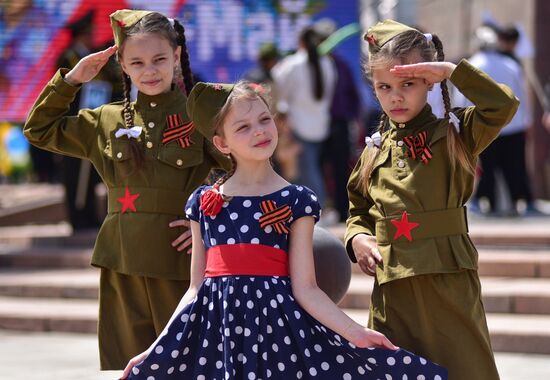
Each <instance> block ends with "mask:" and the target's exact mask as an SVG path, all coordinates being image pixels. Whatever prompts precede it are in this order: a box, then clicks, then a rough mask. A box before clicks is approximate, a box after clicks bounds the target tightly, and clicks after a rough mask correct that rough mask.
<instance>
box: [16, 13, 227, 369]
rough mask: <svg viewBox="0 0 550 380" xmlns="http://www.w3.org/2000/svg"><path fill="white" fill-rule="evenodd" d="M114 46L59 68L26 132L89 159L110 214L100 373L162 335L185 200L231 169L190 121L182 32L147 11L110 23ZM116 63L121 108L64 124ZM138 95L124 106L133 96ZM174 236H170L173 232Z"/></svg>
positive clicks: (181, 272)
mask: <svg viewBox="0 0 550 380" xmlns="http://www.w3.org/2000/svg"><path fill="white" fill-rule="evenodd" d="M111 25H112V27H113V32H114V37H115V43H116V46H113V47H110V48H108V49H106V50H104V51H101V52H99V53H96V54H91V55H89V56H87V57H85V58H83V59H82V60H81V61H80V62H79V63H78V64H77V65H76V66H75V67H74V68H73V69H72V70H70V71H69V70H67V69H60V70H59V71H58V72H57V73H56V74H55V75H54V77H53V78H52V79H51V80H50V82H49V83H48V84H47V85H46V87H45V88H44V90H43V91H42V93H41V94H40V96H39V97H38V99H37V101H36V103H35V105H34V106H33V109H32V110H31V112H30V115H29V117H28V119H27V122H26V124H25V127H24V132H25V135H26V136H27V138H28V139H29V141H30V142H31V143H32V144H34V145H36V146H38V147H41V148H43V149H46V150H49V151H52V152H57V153H61V154H64V155H68V156H72V157H78V158H85V159H88V160H90V161H91V162H92V163H93V165H94V166H95V168H96V169H97V171H98V173H99V174H100V176H101V177H102V179H103V181H104V183H105V185H106V186H107V188H108V214H107V216H106V218H105V220H104V222H103V225H102V227H101V229H100V231H99V235H98V237H97V241H96V244H95V248H94V253H93V257H92V265H94V266H97V267H99V268H101V277H100V289H99V303H100V306H99V327H98V335H99V346H100V361H101V369H103V370H120V369H123V368H124V366H125V365H126V363H127V362H128V360H129V359H130V358H132V357H133V356H135V355H136V354H137V353H140V352H142V351H143V350H145V349H146V348H147V347H148V346H149V345H150V343H151V341H153V340H154V339H155V337H156V336H157V335H158V333H160V331H162V329H163V328H164V325H165V324H166V322H167V321H168V320H169V318H170V315H171V314H172V311H173V310H174V308H175V307H176V306H177V304H178V302H179V300H180V299H181V297H182V295H183V294H184V293H185V292H186V290H187V288H188V286H189V268H190V256H189V255H187V254H186V253H185V252H184V251H186V250H187V248H189V245H190V244H191V240H190V236H191V235H190V231H189V229H188V227H189V224H188V222H187V221H185V220H184V207H185V203H186V201H187V198H188V197H189V195H190V194H191V192H192V191H193V189H195V188H196V187H197V186H199V185H200V184H201V183H202V182H203V181H204V179H205V177H206V176H207V175H208V173H209V172H210V169H211V168H213V167H219V166H220V165H224V164H225V163H229V162H228V161H227V162H226V160H225V159H224V158H223V156H221V155H220V154H219V153H216V151H215V150H214V148H213V146H212V145H211V142H209V141H207V140H206V139H205V138H204V137H203V136H202V135H201V134H200V133H198V131H196V129H195V128H194V126H193V124H192V123H191V122H190V119H189V117H188V116H187V112H186V109H185V102H186V94H185V93H184V92H182V91H181V90H180V89H179V88H178V86H175V85H174V81H175V80H178V78H177V77H175V75H174V72H175V71H179V70H175V69H176V68H177V67H178V66H180V68H181V71H182V73H183V81H184V85H185V90H186V91H187V92H189V91H190V90H191V87H192V85H193V83H192V79H191V78H192V76H191V70H190V65H189V57H188V54H187V48H186V43H185V35H184V29H183V26H182V25H181V24H179V23H178V22H177V20H169V19H167V18H166V17H165V16H163V15H161V14H159V13H156V12H148V11H130V10H120V11H117V12H115V13H113V14H112V15H111ZM113 54H117V57H118V60H119V62H120V64H121V66H122V70H123V72H124V75H123V77H124V78H123V82H124V86H125V100H124V102H119V103H112V104H107V105H104V106H101V107H99V108H97V109H93V110H92V109H84V110H81V111H80V112H79V113H78V115H76V116H64V115H65V113H66V112H67V110H68V109H69V105H70V104H71V102H72V100H73V99H74V97H75V95H76V93H77V92H78V90H79V88H80V86H81V84H82V83H85V82H87V81H89V80H91V79H92V78H93V77H95V75H96V74H97V73H98V72H99V70H100V69H101V68H102V67H103V66H104V65H105V64H106V63H107V61H108V59H109V57H111V56H112V55H113ZM132 84H133V85H134V86H135V87H136V88H137V90H138V95H137V100H136V101H135V102H131V101H130V88H131V85H132ZM170 227H171V228H170Z"/></svg>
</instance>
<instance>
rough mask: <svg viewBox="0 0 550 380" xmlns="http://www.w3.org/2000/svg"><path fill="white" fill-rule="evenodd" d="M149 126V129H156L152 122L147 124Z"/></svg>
mask: <svg viewBox="0 0 550 380" xmlns="http://www.w3.org/2000/svg"><path fill="white" fill-rule="evenodd" d="M147 126H148V127H149V128H154V127H155V123H153V122H152V121H150V122H149V124H147Z"/></svg>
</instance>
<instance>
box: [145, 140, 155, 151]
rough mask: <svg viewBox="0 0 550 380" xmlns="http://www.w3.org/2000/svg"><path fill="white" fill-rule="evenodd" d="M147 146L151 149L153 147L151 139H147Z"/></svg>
mask: <svg viewBox="0 0 550 380" xmlns="http://www.w3.org/2000/svg"><path fill="white" fill-rule="evenodd" d="M145 145H147V148H149V149H151V148H152V147H153V143H152V142H151V141H147V144H145Z"/></svg>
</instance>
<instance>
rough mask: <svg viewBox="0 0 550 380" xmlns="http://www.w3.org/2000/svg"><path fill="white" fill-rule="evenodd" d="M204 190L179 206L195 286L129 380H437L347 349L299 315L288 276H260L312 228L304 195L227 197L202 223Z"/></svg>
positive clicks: (401, 360) (382, 355)
mask: <svg viewBox="0 0 550 380" xmlns="http://www.w3.org/2000/svg"><path fill="white" fill-rule="evenodd" d="M209 188H210V187H207V186H202V187H200V188H199V189H197V190H196V191H195V192H194V193H193V194H192V195H191V197H190V199H189V202H188V203H187V206H186V214H187V216H188V217H189V218H190V219H191V220H195V221H198V222H199V223H200V225H201V232H202V237H203V242H204V245H205V248H206V250H207V265H206V272H205V273H206V274H205V278H204V280H203V283H202V285H201V287H200V290H199V292H198V294H197V296H196V297H195V299H194V300H193V301H192V302H191V303H189V304H188V305H187V306H186V307H185V308H184V309H183V310H182V311H181V312H180V314H179V315H178V316H177V318H176V319H175V320H174V321H173V322H172V324H171V325H170V326H169V327H168V328H167V329H165V332H164V335H163V336H162V337H161V338H160V340H159V341H158V343H157V345H156V346H155V347H154V349H153V350H152V352H151V353H150V355H149V356H148V357H147V359H145V360H144V361H143V362H142V363H140V364H139V365H137V366H135V367H134V368H133V369H132V372H131V375H130V377H129V378H130V379H143V380H159V379H193V380H195V379H196V380H222V379H223V380H228V379H239V380H240V379H243V380H244V379H246V380H259V379H263V380H265V379H285V380H288V379H327V380H328V379H330V380H339V379H343V380H349V379H382V380H388V379H395V380H397V379H399V380H422V379H424V380H442V379H446V378H447V375H446V370H445V369H443V368H442V367H439V366H437V365H435V364H433V363H431V362H429V361H427V360H425V359H423V358H421V357H419V356H416V355H414V354H412V353H410V352H407V351H405V350H398V351H391V350H384V349H367V348H356V347H355V346H354V345H353V344H352V343H350V342H348V341H347V340H345V339H344V338H342V337H341V336H339V335H338V334H336V333H335V332H334V331H332V330H330V329H328V328H327V327H325V326H323V325H322V324H321V323H320V322H318V321H317V320H316V319H314V318H313V317H311V316H310V315H309V314H307V312H306V311H305V310H303V309H302V308H301V307H300V305H299V304H298V303H297V302H296V301H295V299H294V298H293V296H292V289H291V283H290V278H289V277H288V275H269V273H270V268H271V265H264V264H265V263H270V262H271V263H272V264H273V265H272V266H273V268H274V269H273V270H274V271H275V272H276V273H277V274H280V273H282V272H280V270H281V269H280V268H281V263H280V262H279V261H280V258H281V255H284V256H285V257H283V258H284V259H286V256H287V255H288V234H287V233H286V232H285V231H288V227H289V226H290V225H291V224H292V222H293V221H294V220H296V219H298V218H301V217H304V216H312V217H313V218H315V219H316V220H317V219H318V218H319V215H320V207H319V203H318V202H317V198H316V196H315V194H314V193H313V192H312V191H311V190H309V189H307V188H305V187H302V186H296V185H289V186H286V187H285V188H283V189H281V190H279V191H277V192H274V193H272V194H268V195H265V196H234V197H232V198H231V199H230V200H229V201H227V202H225V203H224V204H223V207H222V209H221V211H220V212H219V213H218V214H217V215H214V216H205V215H204V213H203V211H202V210H201V209H200V207H199V205H200V197H201V195H202V194H203V193H204V192H205V191H206V190H208V189H209ZM260 225H262V226H263V228H262V227H260ZM226 253H228V255H229V256H228V255H225V256H224V254H226ZM232 255H236V256H238V259H236V260H234V259H233V258H234V256H232ZM239 255H240V256H239ZM263 256H266V257H268V259H264V258H260V257H263ZM228 257H229V258H228ZM266 260H267V261H266ZM257 262H260V263H264V264H262V265H256V264H255V263H257ZM284 265H286V263H285V264H284ZM251 268H252V269H251ZM232 271H234V272H236V273H232ZM250 271H252V272H253V274H250ZM247 273H248V274H247ZM257 273H261V275H258V274H257ZM287 273H288V272H287Z"/></svg>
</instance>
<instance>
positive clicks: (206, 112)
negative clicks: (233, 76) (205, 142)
mask: <svg viewBox="0 0 550 380" xmlns="http://www.w3.org/2000/svg"><path fill="white" fill-rule="evenodd" d="M233 87H234V85H233V84H224V83H204V82H198V83H197V84H195V86H193V89H192V90H191V93H190V94H189V97H188V98H187V114H188V115H189V117H190V118H191V120H192V121H193V125H194V126H195V128H197V130H198V131H199V132H200V133H201V134H202V135H203V136H205V137H206V138H207V139H209V140H212V137H213V136H214V132H215V130H214V118H215V117H216V115H217V114H218V113H219V112H220V110H221V109H222V107H223V105H224V104H225V102H226V101H227V98H228V97H229V94H231V91H233Z"/></svg>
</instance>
